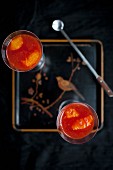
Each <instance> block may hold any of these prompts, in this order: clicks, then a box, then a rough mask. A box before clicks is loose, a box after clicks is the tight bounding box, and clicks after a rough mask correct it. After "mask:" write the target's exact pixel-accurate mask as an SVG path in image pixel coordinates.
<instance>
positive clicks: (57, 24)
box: [52, 20, 64, 31]
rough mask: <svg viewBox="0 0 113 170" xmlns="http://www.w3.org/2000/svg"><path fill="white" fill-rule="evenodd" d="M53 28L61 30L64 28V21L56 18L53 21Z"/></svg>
mask: <svg viewBox="0 0 113 170" xmlns="http://www.w3.org/2000/svg"><path fill="white" fill-rule="evenodd" d="M52 28H53V29H54V30H55V31H61V30H63V28H64V23H63V22H62V21H61V20H54V21H53V23H52Z"/></svg>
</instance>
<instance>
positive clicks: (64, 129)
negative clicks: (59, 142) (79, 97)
mask: <svg viewBox="0 0 113 170" xmlns="http://www.w3.org/2000/svg"><path fill="white" fill-rule="evenodd" d="M98 124H99V121H98V116H97V114H96V112H95V110H94V109H93V108H92V107H91V106H89V105H88V104H86V103H81V102H76V101H74V100H67V101H64V102H62V103H61V105H60V107H59V113H58V116H57V121H56V125H57V129H58V131H59V134H60V135H61V137H62V138H63V139H64V140H66V141H67V142H69V143H72V144H82V143H85V142H88V141H89V140H90V139H92V138H93V137H94V135H95V134H96V132H97V130H98Z"/></svg>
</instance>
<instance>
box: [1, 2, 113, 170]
mask: <svg viewBox="0 0 113 170" xmlns="http://www.w3.org/2000/svg"><path fill="white" fill-rule="evenodd" d="M54 19H61V20H63V21H64V23H65V31H66V32H67V33H68V35H69V36H70V38H91V39H99V40H101V41H102V42H103V45H104V63H105V64H104V71H105V80H106V82H107V83H108V84H109V86H110V87H111V88H112V89H113V5H112V1H103V0H98V1H96V0H85V1H83V0H70V1H68V0H54V1H53V0H47V1H46V0H30V1H23V0H20V1H19V0H18V1H14V2H11V1H9V2H6V1H4V2H3V1H2V2H1V3H0V45H2V42H3V40H4V39H5V38H6V36H7V35H8V34H10V33H11V32H13V31H15V30H19V29H27V30H29V31H32V32H34V33H36V34H37V35H38V36H39V38H42V39H52V38H53V39H55V38H56V39H58V38H64V37H63V36H62V35H61V34H60V33H58V32H55V31H54V30H52V28H51V23H52V21H53V20H54ZM11 95H12V94H11V70H10V69H9V68H8V67H7V66H6V65H5V64H4V62H3V61H2V58H0V108H1V109H0V156H1V158H0V170H5V169H7V170H15V169H16V170H50V169H53V170H58V169H62V170H64V169H65V170H73V169H76V170H78V169H79V170H82V169H89V170H90V169H91V170H95V169H99V170H107V169H113V104H112V103H113V99H112V98H109V97H108V96H107V95H106V94H105V108H104V109H105V125H104V129H103V130H102V131H101V132H99V133H98V135H97V136H96V137H95V139H94V140H91V141H90V142H88V143H86V144H83V145H71V144H69V143H67V142H65V141H64V140H62V139H61V138H60V136H59V134H57V133H19V132H16V131H14V130H13V129H12V125H11V115H12V110H11Z"/></svg>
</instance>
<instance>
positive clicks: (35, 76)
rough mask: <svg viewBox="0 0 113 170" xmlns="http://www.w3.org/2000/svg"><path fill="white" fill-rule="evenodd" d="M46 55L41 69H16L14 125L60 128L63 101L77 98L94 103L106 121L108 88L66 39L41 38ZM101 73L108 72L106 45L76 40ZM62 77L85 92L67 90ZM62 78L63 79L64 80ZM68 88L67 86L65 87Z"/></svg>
mask: <svg viewBox="0 0 113 170" xmlns="http://www.w3.org/2000/svg"><path fill="white" fill-rule="evenodd" d="M41 41H42V44H43V47H44V55H45V58H46V62H45V65H44V67H43V69H42V70H41V71H35V72H33V71H29V72H25V73H22V72H14V71H12V106H13V108H12V125H13V128H14V129H15V130H19V131H28V132H57V129H56V118H57V114H58V107H59V105H60V103H61V102H62V101H64V100H66V99H71V98H72V99H75V100H77V101H82V102H85V103H88V104H89V105H91V106H92V107H93V108H94V109H95V110H96V112H97V114H98V117H99V130H100V129H102V128H103V123H104V92H103V89H102V88H101V87H100V85H99V84H98V82H97V80H96V79H95V77H94V76H93V75H92V73H91V72H90V70H89V69H88V68H87V66H86V65H85V63H84V62H83V61H82V60H81V59H80V57H79V56H78V54H77V53H76V52H75V51H74V50H73V48H72V47H71V46H70V45H69V43H68V42H67V41H66V40H41ZM73 42H74V43H75V44H76V45H77V46H78V48H79V49H80V50H81V52H82V53H83V54H84V55H85V57H86V58H87V59H88V61H89V62H90V63H91V65H92V66H93V67H94V68H95V70H96V71H97V73H98V74H99V75H101V76H102V77H103V76H104V75H103V73H104V68H103V65H104V62H103V54H104V53H103V45H102V42H100V41H99V40H73ZM58 77H62V78H63V79H65V80H68V81H70V82H72V83H73V84H74V85H75V86H76V88H77V89H78V91H79V92H80V93H81V94H82V95H83V96H84V98H85V101H83V100H82V98H80V97H79V96H78V94H77V93H76V92H74V91H73V90H72V91H63V90H61V89H60V87H59V85H58V80H59V79H58ZM60 81H61V80H60ZM64 90H67V89H65V87H64Z"/></svg>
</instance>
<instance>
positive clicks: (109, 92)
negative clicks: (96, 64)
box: [60, 29, 113, 97]
mask: <svg viewBox="0 0 113 170" xmlns="http://www.w3.org/2000/svg"><path fill="white" fill-rule="evenodd" d="M60 31H61V33H62V34H63V35H64V37H65V38H66V39H67V40H68V41H69V43H70V44H71V46H72V47H73V48H74V50H75V51H76V52H77V53H78V55H79V56H80V57H81V58H82V60H83V61H84V62H85V64H86V65H87V66H88V68H89V69H90V71H91V72H92V73H93V74H94V76H95V77H96V79H97V81H98V82H99V83H100V85H101V86H102V87H103V89H104V90H105V91H106V92H107V94H108V96H109V97H113V92H112V90H111V89H110V88H109V86H108V85H107V84H106V82H105V81H104V80H103V79H102V77H101V76H99V75H98V74H97V72H96V71H95V70H94V68H93V67H92V66H91V64H90V63H89V62H88V60H87V59H86V58H85V56H84V55H83V54H82V52H81V51H80V50H79V49H78V47H77V46H76V45H75V44H74V43H73V42H72V40H71V39H70V38H69V37H68V35H67V34H66V33H65V31H64V30H63V29H61V30H60Z"/></svg>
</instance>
